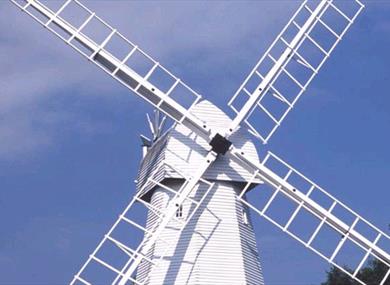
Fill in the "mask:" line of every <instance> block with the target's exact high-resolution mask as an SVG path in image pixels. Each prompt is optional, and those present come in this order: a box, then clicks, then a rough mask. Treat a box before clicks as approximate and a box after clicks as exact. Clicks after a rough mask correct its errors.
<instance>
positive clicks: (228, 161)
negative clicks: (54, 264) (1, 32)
mask: <svg viewBox="0 0 390 285" xmlns="http://www.w3.org/2000/svg"><path fill="white" fill-rule="evenodd" d="M11 1H12V2H13V3H14V4H16V5H17V6H18V7H19V8H20V9H22V11H24V12H26V13H27V14H29V15H30V16H32V17H33V18H34V19H35V20H36V21H38V22H39V23H41V24H42V25H43V26H44V27H46V28H47V29H48V30H50V31H51V32H53V33H54V34H56V35H57V36H58V37H59V38H60V39H62V40H63V41H65V42H66V43H67V44H68V45H70V46H71V47H73V48H74V49H75V50H76V51H78V52H79V53H80V54H82V55H83V56H85V57H86V58H87V59H88V60H89V61H91V62H93V63H94V64H96V65H97V66H99V67H100V68H101V69H102V70H103V71H105V72H106V73H107V74H109V75H110V76H111V77H112V78H114V79H115V80H117V81H118V82H120V83H121V84H122V85H124V86H125V87H127V88H128V89H130V90H131V91H133V93H135V94H137V95H138V96H140V97H141V98H143V99H145V100H146V101H148V102H149V103H150V104H151V105H152V106H153V107H154V108H156V109H157V110H159V111H161V112H162V113H164V114H165V115H167V116H168V117H170V118H171V119H172V120H174V122H175V123H174V125H173V126H172V127H171V128H170V129H169V130H168V131H167V132H165V133H164V134H162V133H160V132H159V131H158V132H156V134H158V135H157V136H155V137H154V139H153V140H151V141H150V142H149V144H148V145H147V146H148V149H147V151H146V153H145V156H144V159H143V161H142V164H141V168H140V172H139V177H138V182H137V191H136V194H135V196H134V198H133V199H132V201H131V202H130V203H129V205H128V206H127V207H126V209H125V210H124V211H123V213H122V214H121V215H120V216H119V218H118V220H117V221H116V222H115V223H114V225H113V226H112V228H111V229H110V230H109V232H108V233H107V234H106V235H105V236H104V238H103V239H102V241H101V243H100V244H99V245H98V246H97V248H96V249H95V250H94V252H93V253H92V254H91V255H90V256H89V258H88V259H87V261H86V262H85V264H84V265H83V266H82V267H81V269H80V271H79V272H78V273H77V274H76V275H75V276H74V278H73V280H72V281H71V283H72V284H95V283H103V284H106V283H107V284H109V283H112V284H132V283H133V284H222V283H223V284H262V283H263V279H262V271H261V266H260V261H259V257H258V254H257V248H256V247H257V246H256V243H255V239H254V232H253V228H252V223H251V219H252V218H257V216H262V217H264V218H265V219H266V220H268V221H270V222H271V223H272V224H274V225H275V226H276V227H278V228H280V229H281V230H282V231H283V232H285V233H287V234H288V235H290V236H291V237H292V238H293V239H295V240H297V241H298V242H300V243H302V244H303V245H304V246H305V247H306V248H308V249H310V250H312V251H313V252H314V253H316V254H318V255H319V256H320V257H322V258H324V259H325V260H327V261H328V262H330V263H331V264H333V265H334V266H336V267H338V268H339V269H340V270H342V271H344V272H345V273H346V274H348V275H349V276H350V277H351V278H353V279H355V280H356V281H358V282H359V283H361V284H366V282H367V280H361V277H360V275H359V271H360V269H361V268H362V267H363V266H364V264H365V263H366V262H367V261H368V260H370V259H377V260H378V261H379V262H381V263H383V265H384V266H385V268H386V270H385V272H384V273H383V276H380V277H379V279H380V281H379V284H384V283H385V281H386V280H387V279H388V277H389V275H390V255H389V253H388V252H387V251H386V249H385V245H386V243H388V241H389V240H390V239H389V236H388V235H386V234H385V233H384V232H382V231H381V230H379V229H378V228H376V227H375V226H374V225H372V224H371V223H369V222H368V221H366V220H365V219H364V218H363V217H361V216H360V215H358V214H357V213H355V212H354V211H352V210H351V209H350V208H348V207H347V206H345V205H344V204H343V203H342V202H340V201H339V200H337V199H336V198H334V197H333V196H332V195H330V194H329V193H327V192H326V191H325V190H323V189H322V188H321V187H320V186H318V185H317V184H315V183H314V182H312V181H311V180H310V179H308V178H307V177H305V176H304V175H303V174H301V173H300V172H298V171H297V170H296V169H295V168H293V167H292V166H291V165H290V164H288V163H286V162H284V161H283V160H282V159H281V158H279V157H278V156H276V155H274V154H273V153H271V152H269V153H268V154H267V155H266V156H265V157H264V158H262V159H259V158H258V155H257V152H256V149H255V146H254V144H253V142H252V141H251V137H250V135H253V136H254V137H255V138H257V139H259V140H260V141H262V142H263V143H267V142H268V140H269V139H270V138H271V136H272V135H273V134H274V133H275V131H276V130H277V128H278V127H279V126H280V124H281V123H282V121H283V120H284V119H285V117H286V116H287V114H288V113H289V112H290V110H291V109H292V108H293V107H294V105H295V103H296V102H297V100H298V99H299V98H300V96H301V95H302V93H303V92H304V91H305V90H306V88H307V86H308V85H309V84H310V82H311V81H312V79H313V78H314V77H315V75H316V74H317V73H318V72H319V70H320V69H321V67H322V65H323V64H324V62H325V61H326V59H327V58H328V57H329V56H330V55H331V53H332V52H333V50H334V48H335V47H336V45H337V44H338V43H339V42H340V40H341V39H342V38H343V36H344V34H345V33H346V32H347V30H348V29H349V27H350V26H351V25H352V23H353V22H354V21H355V19H356V18H357V16H358V15H359V14H360V12H361V11H362V9H363V4H361V3H360V2H359V1H358V0H350V1H337V0H333V1H332V0H319V1H304V2H303V3H302V5H301V6H300V7H299V8H298V10H297V11H296V13H295V14H294V15H293V17H292V18H291V20H290V21H289V22H288V23H287V25H286V26H285V28H284V29H283V30H282V32H281V33H280V34H279V35H278V37H277V38H276V39H275V41H274V42H273V44H272V45H271V47H270V48H269V49H268V50H267V51H266V53H265V54H264V56H263V57H262V58H261V59H260V61H259V62H258V63H257V64H256V66H255V67H254V69H253V70H252V72H251V73H250V74H249V76H248V77H247V79H246V80H245V81H244V82H243V84H242V85H241V86H240V88H239V89H238V90H237V92H236V93H235V94H234V96H233V97H232V98H231V100H230V101H229V103H228V106H229V107H230V108H231V109H232V110H233V111H234V113H235V117H234V118H233V119H231V118H229V117H228V116H227V115H226V114H225V113H224V112H223V111H222V110H220V109H219V108H218V107H216V106H215V105H214V104H212V103H210V102H208V101H206V100H204V99H202V98H201V96H200V95H199V94H197V93H196V92H195V91H194V90H192V89H191V88H190V87H188V86H187V85H186V84H185V83H183V82H182V81H181V80H180V79H179V78H177V77H176V76H174V75H173V74H171V73H170V72H169V71H168V70H167V69H165V68H164V67H163V66H161V65H160V64H159V63H158V62H157V61H155V60H154V59H153V58H151V57H150V56H148V55H147V54H146V53H144V52H143V51H142V50H141V49H139V47H138V46H136V45H135V44H133V43H132V42H130V41H129V40H127V39H126V38H125V37H124V36H122V35H121V34H120V33H119V32H118V31H117V30H116V29H114V28H112V27H111V26H110V25H108V24H107V23H106V22H105V21H103V20H102V19H101V18H100V17H98V16H97V15H96V14H95V13H94V12H92V11H91V10H89V9H88V8H87V7H85V6H84V5H83V4H82V3H80V2H78V1H76V0H67V1H65V2H63V3H61V5H59V6H58V5H57V3H55V4H53V3H51V2H50V1H49V2H48V3H46V4H43V3H42V2H40V1H36V0H27V1H26V0H11ZM119 46H120V47H121V48H118V47H119ZM123 51H125V52H124V53H123ZM152 125H153V126H154V127H153V130H156V126H157V130H159V127H160V125H159V124H152ZM256 185H260V186H259V187H257V188H256V189H254V187H255V186H256ZM250 191H252V192H253V191H257V192H256V194H258V197H259V198H258V199H256V200H251V201H249V200H248V199H247V198H246V194H247V193H248V192H250ZM265 192H267V193H265ZM261 195H262V196H261ZM280 199H283V200H285V201H288V202H289V203H290V206H291V207H290V208H291V209H289V210H287V211H285V212H286V213H287V214H286V215H283V217H280V216H275V215H274V211H271V209H273V208H274V207H275V205H278V204H277V202H278V200H280ZM280 210H282V209H280ZM284 210H286V209H284ZM249 211H250V213H251V214H252V215H253V216H251V215H250V214H249ZM144 213H147V218H146V222H145V221H144V220H143V221H139V220H140V219H141V218H142V214H144ZM302 217H303V218H302ZM309 220H310V221H311V222H310V223H309V222H308V221H309ZM300 222H301V223H302V222H304V224H305V226H306V227H307V229H306V231H305V233H301V232H297V231H296V224H299V223H300ZM309 225H314V226H312V227H309ZM324 232H325V233H324ZM126 235H127V238H126ZM324 235H325V239H327V237H328V236H329V235H332V236H333V237H335V242H333V243H331V242H330V240H331V239H329V240H328V241H329V242H328V243H327V244H326V247H321V246H319V245H318V243H317V241H318V240H319V239H320V238H321V237H322V238H323V237H324ZM137 238H138V241H137V240H136V239H137ZM351 245H352V246H354V247H356V248H357V249H358V252H359V260H358V262H357V263H356V266H355V267H353V268H352V271H348V270H346V269H345V268H343V267H342V265H341V264H339V263H338V262H337V257H338V256H339V255H340V254H341V253H342V252H343V250H344V249H345V248H346V247H348V246H351ZM379 279H378V280H379Z"/></svg>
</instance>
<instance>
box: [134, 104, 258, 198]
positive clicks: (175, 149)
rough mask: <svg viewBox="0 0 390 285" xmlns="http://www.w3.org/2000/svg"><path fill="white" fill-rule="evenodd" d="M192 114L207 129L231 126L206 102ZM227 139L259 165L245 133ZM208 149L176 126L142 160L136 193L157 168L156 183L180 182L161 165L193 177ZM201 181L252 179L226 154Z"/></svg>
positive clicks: (195, 137) (194, 109)
mask: <svg viewBox="0 0 390 285" xmlns="http://www.w3.org/2000/svg"><path fill="white" fill-rule="evenodd" d="M191 111H192V113H193V114H194V115H195V116H197V117H199V118H200V119H202V120H203V121H205V122H206V124H207V125H209V126H210V127H212V128H213V129H215V130H217V131H218V132H221V133H222V132H223V131H224V129H225V128H226V127H227V126H229V123H230V122H231V119H230V118H229V117H228V116H227V115H226V114H224V113H223V112H222V111H221V110H220V109H218V108H217V107H216V106H214V105H213V104H212V103H210V102H209V101H206V100H203V101H201V102H199V103H198V104H197V105H196V106H194V107H193V108H192V110H191ZM229 139H230V140H231V141H232V142H233V144H234V146H235V147H236V148H238V149H240V150H242V151H243V152H245V154H246V155H247V156H248V157H251V158H252V159H253V160H254V161H258V155H257V151H256V148H255V146H254V144H253V143H252V141H251V140H250V135H249V133H248V132H247V131H246V130H244V129H239V130H238V131H236V132H235V133H234V134H233V135H232V136H231V137H230V138H229ZM209 149H210V146H209V144H208V143H207V141H205V140H204V139H202V138H201V137H198V136H197V135H196V134H194V133H192V132H191V131H190V130H189V129H187V128H186V127H184V126H182V125H176V126H175V127H174V128H173V129H172V130H170V131H169V132H168V133H167V134H166V135H164V136H163V137H161V138H160V139H159V140H158V141H157V142H155V143H154V144H153V146H152V147H151V148H150V150H149V151H148V153H147V154H146V156H145V158H144V159H143V161H142V163H141V166H140V171H139V175H138V185H137V186H138V189H141V188H142V186H143V185H144V184H145V182H146V179H147V178H148V177H149V175H150V174H151V173H152V172H153V170H155V169H157V168H159V171H158V173H157V175H156V177H157V180H162V179H164V178H169V177H171V178H182V177H181V176H178V175H177V173H175V172H173V171H172V170H171V169H170V168H168V167H166V166H164V162H166V163H168V164H170V165H174V166H175V167H176V168H177V169H180V171H182V172H184V173H189V174H191V173H194V172H195V171H196V169H197V166H198V165H199V163H201V162H202V161H203V160H204V157H206V155H207V153H208V150H209ZM204 178H206V179H212V180H219V181H236V182H245V181H248V180H249V179H250V178H251V174H250V173H249V172H248V171H247V170H246V169H245V168H243V167H242V166H240V165H238V164H237V163H236V162H235V161H233V160H231V159H230V157H229V154H227V155H226V156H220V157H218V159H217V160H216V161H215V162H214V164H213V165H212V166H211V167H210V168H209V169H208V170H207V171H206V173H205V175H204ZM257 182H259V181H257ZM149 190H150V188H149V187H144V188H143V191H144V192H145V193H146V192H147V191H149Z"/></svg>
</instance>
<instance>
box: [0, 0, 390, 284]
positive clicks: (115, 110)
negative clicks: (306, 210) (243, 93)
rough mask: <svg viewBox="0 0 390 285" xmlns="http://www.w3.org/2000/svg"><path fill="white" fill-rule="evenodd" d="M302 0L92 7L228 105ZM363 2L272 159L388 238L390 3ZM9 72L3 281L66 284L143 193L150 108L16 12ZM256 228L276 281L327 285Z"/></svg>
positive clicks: (7, 51) (4, 34)
mask: <svg viewBox="0 0 390 285" xmlns="http://www.w3.org/2000/svg"><path fill="white" fill-rule="evenodd" d="M299 2H300V1H298V2H296V1H248V2H245V1H216V2H204V1H181V2H180V1H87V2H86V3H87V5H88V6H89V7H90V8H92V9H93V10H95V11H96V12H97V14H98V15H100V16H102V17H103V18H104V19H106V20H107V21H108V22H110V23H111V24H112V25H113V26H116V27H118V30H120V31H121V32H122V33H123V34H124V35H125V36H127V37H129V38H130V39H131V40H133V41H134V42H136V43H138V44H139V45H140V46H141V47H143V49H144V50H145V51H147V52H148V53H149V54H151V55H153V56H154V57H155V58H157V59H158V60H159V61H160V62H161V63H162V64H164V65H165V66H166V67H167V68H168V69H170V70H171V71H172V72H173V73H174V74H176V75H178V76H179V77H180V78H182V79H183V80H184V81H185V82H187V83H188V84H189V85H190V86H191V87H193V88H194V89H195V90H197V91H198V92H200V93H201V94H203V96H204V97H206V98H210V99H211V100H212V101H213V102H216V103H217V104H218V105H219V106H225V105H223V104H225V102H227V100H228V99H229V98H230V96H231V95H232V94H233V92H234V91H235V89H236V88H237V87H238V86H239V84H240V83H241V81H242V80H243V79H244V77H245V76H246V74H247V73H248V72H249V71H250V69H251V68H252V66H253V65H254V64H255V62H256V61H257V60H258V58H259V57H260V55H261V54H262V53H263V52H264V51H265V49H266V48H267V47H268V45H269V44H270V43H271V42H272V40H273V38H274V37H275V36H276V34H277V33H278V32H279V30H280V29H281V28H282V27H283V25H284V23H286V22H287V20H288V18H289V16H290V15H291V14H292V13H293V11H294V9H296V8H297V6H298V5H299ZM366 4H367V5H366V6H367V7H366V9H365V10H364V12H363V14H362V16H361V17H360V18H359V19H358V21H357V23H356V24H355V25H354V26H353V27H352V29H351V31H350V32H349V33H348V35H347V36H346V38H345V39H344V40H343V42H342V43H341V44H340V45H339V46H338V47H337V49H336V51H335V53H334V54H333V56H332V57H331V59H330V60H329V61H328V62H327V63H326V65H325V66H324V68H323V70H322V71H321V73H320V75H319V76H318V77H317V78H316V79H315V80H314V81H313V83H312V84H311V87H310V88H309V90H308V91H307V92H306V93H305V95H304V96H303V98H302V100H301V101H300V102H299V104H298V105H297V108H295V109H294V110H293V112H292V113H291V114H290V115H289V117H288V118H287V119H286V121H285V122H284V124H283V125H282V127H281V128H280V129H279V130H278V132H277V133H276V135H275V136H274V137H273V138H272V140H271V142H270V143H269V144H268V145H267V148H268V149H270V150H272V151H273V152H274V153H276V154H278V155H280V156H281V157H282V158H283V159H285V160H287V161H288V162H290V163H291V164H293V165H294V166H295V167H296V168H298V169H299V170H301V171H302V172H303V173H305V174H306V175H307V176H308V177H310V178H312V179H313V180H314V181H316V182H317V183H319V184H320V185H322V186H323V187H324V188H325V189H327V191H329V192H330V193H332V194H334V195H335V196H336V197H338V198H340V200H342V201H344V202H346V203H347V204H348V205H349V206H351V207H352V208H353V209H355V210H356V211H357V212H358V213H360V214H362V215H363V216H364V217H366V218H367V219H368V220H370V221H372V222H373V223H374V224H376V225H377V226H379V227H380V228H381V229H384V230H385V231H386V232H388V227H387V225H388V224H389V223H390V213H389V209H390V207H389V206H390V202H389V201H390V192H389V190H388V183H387V182H388V177H389V176H390V167H389V164H390V151H389V145H390V135H389V125H390V112H389V110H390V98H389V96H388V94H387V93H388V91H387V90H388V86H389V81H390V80H389V79H390V73H389V66H390V55H389V52H388V51H389V48H390V36H389V35H390V17H389V15H390V2H388V1H366ZM151 19H153V20H151ZM156 23H157V24H156ZM0 65H1V68H0V75H1V76H0V86H1V88H0V190H1V191H0V225H1V226H0V228H1V230H0V276H1V277H0V283H1V284H63V283H66V282H68V281H69V280H70V278H71V276H72V275H73V274H74V273H75V272H76V271H77V270H78V269H79V267H80V265H81V263H82V262H84V260H85V258H86V256H87V255H88V254H89V253H90V252H91V251H92V249H93V248H94V247H95V246H96V244H97V242H98V241H99V240H100V238H101V237H102V235H103V234H104V233H105V232H106V230H107V229H108V228H109V226H110V225H111V224H112V223H113V221H114V220H115V218H116V217H117V215H118V214H119V213H120V211H121V210H122V209H123V208H124V207H125V205H126V203H127V202H128V201H129V199H130V198H131V196H132V194H133V192H134V183H133V180H134V179H135V177H136V172H137V167H138V163H139V159H140V157H141V149H140V140H139V134H140V133H145V132H147V129H146V123H145V119H144V117H145V116H144V113H145V112H146V111H150V108H149V107H148V105H147V104H146V103H143V102H142V101H141V100H140V99H138V98H136V97H135V96H133V95H132V94H129V92H128V90H126V89H124V88H123V87H121V86H120V85H119V84H117V83H116V82H114V81H113V80H112V79H111V78H109V77H108V76H106V75H105V74H104V73H102V72H100V71H99V70H98V69H97V68H95V67H94V66H93V65H91V64H89V63H87V62H86V61H85V60H84V59H82V58H81V57H80V56H79V55H78V54H76V53H75V52H73V51H72V50H71V49H69V47H67V46H65V45H64V44H63V43H62V42H60V41H59V40H58V39H57V38H55V37H54V36H52V35H51V34H49V33H48V32H47V31H45V30H44V29H43V28H41V27H40V26H38V25H37V24H36V23H35V22H33V21H32V20H31V19H30V18H29V17H27V16H26V15H23V14H21V13H20V11H18V10H17V9H16V8H15V7H14V6H12V5H11V4H10V3H8V2H7V1H1V2H0ZM226 109H227V108H226ZM257 226H258V228H257V234H258V243H259V247H260V251H261V256H262V260H263V269H264V273H265V280H266V282H267V283H268V284H319V283H320V282H321V281H322V280H323V279H324V276H325V274H324V272H325V270H326V269H327V268H328V266H327V265H326V263H325V262H323V261H321V260H320V258H318V257H317V256H314V254H311V253H309V252H307V250H306V249H304V248H303V247H301V246H300V245H297V244H296V242H294V241H293V240H291V239H290V238H288V237H286V236H284V234H283V233H281V232H279V231H278V230H276V229H274V228H273V226H270V225H269V224H268V223H267V222H265V221H260V222H257ZM281 272H283V274H281Z"/></svg>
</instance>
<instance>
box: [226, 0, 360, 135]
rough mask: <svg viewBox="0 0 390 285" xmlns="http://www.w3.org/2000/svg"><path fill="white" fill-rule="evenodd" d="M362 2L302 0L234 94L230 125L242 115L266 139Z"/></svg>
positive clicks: (353, 18) (351, 21) (234, 127)
mask: <svg viewBox="0 0 390 285" xmlns="http://www.w3.org/2000/svg"><path fill="white" fill-rule="evenodd" d="M363 7H364V6H363V4H362V3H360V1H359V0H349V1H345V0H321V1H318V0H315V1H304V2H303V3H302V5H301V6H300V7H299V9H298V10H297V12H296V13H295V14H294V16H293V17H292V18H291V20H290V21H289V22H288V24H287V25H286V26H285V27H284V29H283V30H282V32H281V33H280V34H279V35H278V37H277V38H276V39H275V41H274V42H273V43H272V45H271V47H270V48H269V49H268V50H267V51H266V53H265V54H264V56H263V57H262V58H261V59H260V61H259V62H258V63H257V64H256V65H255V67H254V68H253V70H252V71H251V73H250V74H249V76H248V77H247V78H246V79H245V81H244V82H243V83H242V85H241V86H240V88H239V89H238V90H237V92H236V93H235V94H234V96H233V97H232V98H231V99H230V101H229V103H228V105H229V107H230V108H231V109H232V110H233V111H234V112H235V113H236V117H235V119H234V121H233V123H232V124H231V126H230V128H229V129H230V131H234V130H235V129H236V128H237V127H238V126H239V125H240V124H241V123H242V122H243V121H244V122H245V123H246V124H247V125H248V127H249V128H250V130H251V132H252V134H254V135H255V136H256V137H257V138H259V139H260V140H261V141H262V142H263V143H267V142H268V140H269V139H270V137H271V136H272V135H273V133H274V132H275V131H276V129H277V128H278V127H279V126H280V124H281V123H282V121H283V120H284V118H285V117H286V116H287V114H288V113H289V112H290V110H291V109H292V108H293V107H294V105H295V103H296V102H297V101H298V99H299V97H300V96H301V95H302V93H303V92H304V91H305V90H306V89H307V87H308V86H309V84H310V82H311V81H312V80H313V78H314V77H315V75H316V74H317V73H318V72H319V70H320V69H321V67H322V66H323V64H324V63H325V61H326V60H327V59H328V58H329V56H330V55H331V53H332V51H333V50H334V48H335V47H336V46H337V44H338V43H339V42H340V41H341V39H342V38H343V36H344V35H345V33H346V32H347V31H348V29H349V27H350V26H351V25H352V23H353V22H354V21H355V19H356V17H357V16H358V15H359V14H360V12H361V11H362V9H363Z"/></svg>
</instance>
